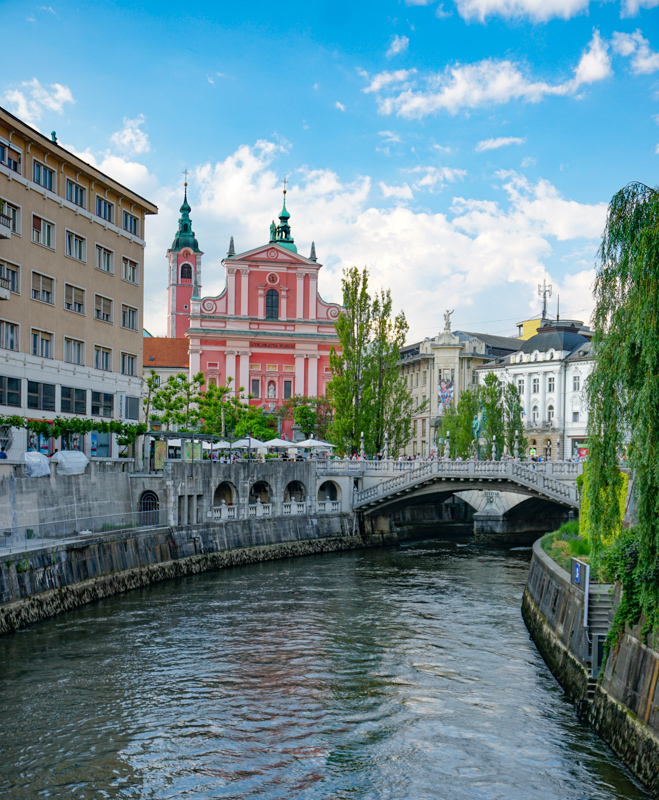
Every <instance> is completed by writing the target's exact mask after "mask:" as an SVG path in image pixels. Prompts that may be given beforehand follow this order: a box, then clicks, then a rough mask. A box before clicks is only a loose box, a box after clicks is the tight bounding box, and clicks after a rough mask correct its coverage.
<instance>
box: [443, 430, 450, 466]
mask: <svg viewBox="0 0 659 800" xmlns="http://www.w3.org/2000/svg"><path fill="white" fill-rule="evenodd" d="M450 457H451V431H446V440H445V442H444V458H446V459H449V458H450Z"/></svg>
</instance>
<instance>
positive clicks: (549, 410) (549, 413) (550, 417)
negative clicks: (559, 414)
mask: <svg viewBox="0 0 659 800" xmlns="http://www.w3.org/2000/svg"><path fill="white" fill-rule="evenodd" d="M553 419H554V406H548V407H547V420H548V421H549V423H550V424H551V422H552V420H553Z"/></svg>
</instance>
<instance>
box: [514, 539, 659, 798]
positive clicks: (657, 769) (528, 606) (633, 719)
mask: <svg viewBox="0 0 659 800" xmlns="http://www.w3.org/2000/svg"><path fill="white" fill-rule="evenodd" d="M522 615H523V617H524V621H525V623H526V626H527V628H528V629H529V632H530V634H531V637H532V638H533V640H534V641H535V644H536V646H537V647H538V650H539V651H540V653H541V654H542V656H543V658H544V659H545V661H546V662H547V665H548V666H549V668H550V669H551V671H552V673H553V674H554V676H555V677H556V679H557V680H558V682H559V683H560V684H561V686H562V687H563V689H564V690H565V691H566V693H567V694H568V696H569V697H570V699H571V700H572V701H573V702H574V703H575V704H576V706H577V710H578V712H579V714H580V715H581V716H582V717H583V718H584V719H586V720H587V721H588V722H589V723H590V724H591V725H592V726H593V728H594V729H595V730H596V731H597V733H598V734H599V735H600V736H601V737H602V738H603V739H604V740H605V741H606V742H607V743H608V744H609V745H610V746H611V748H612V749H613V750H614V751H615V753H616V754H617V755H618V756H619V757H620V758H621V759H622V760H623V761H624V762H625V764H627V766H628V767H629V768H630V769H631V770H632V772H633V773H634V774H635V775H636V776H637V777H638V778H639V779H640V780H641V781H642V782H643V783H644V784H645V785H646V786H647V787H648V788H649V789H650V791H651V792H652V794H653V795H654V796H655V797H657V798H659V681H658V680H657V679H658V677H659V652H657V651H656V650H654V649H652V648H651V647H649V646H648V644H649V643H648V642H647V641H642V639H641V632H640V625H639V626H637V627H635V628H631V629H630V628H629V627H628V628H627V629H626V630H625V632H624V634H623V635H622V638H621V640H620V641H619V643H618V645H617V647H616V648H615V649H614V650H612V651H611V652H610V654H609V657H608V659H607V661H606V665H605V667H604V669H603V670H602V672H601V673H600V675H599V678H598V681H597V683H596V685H593V684H594V681H593V680H592V679H590V681H589V676H590V673H589V666H590V665H589V663H588V658H589V656H588V653H589V647H588V641H587V629H586V628H585V627H584V625H583V618H584V616H583V615H584V593H583V592H582V591H581V590H580V589H578V588H577V587H576V586H573V585H572V584H571V580H570V575H569V574H568V573H567V572H566V571H565V570H564V569H562V568H561V567H560V566H559V565H558V564H556V562H555V561H554V560H553V559H551V558H550V557H549V556H548V555H547V554H546V553H545V552H544V550H543V549H542V546H541V544H540V541H539V540H538V541H537V542H536V543H535V545H534V547H533V560H532V562H531V568H530V570H529V577H528V582H527V585H526V589H525V592H524V598H523V601H522ZM589 683H590V687H589ZM589 688H590V691H589Z"/></svg>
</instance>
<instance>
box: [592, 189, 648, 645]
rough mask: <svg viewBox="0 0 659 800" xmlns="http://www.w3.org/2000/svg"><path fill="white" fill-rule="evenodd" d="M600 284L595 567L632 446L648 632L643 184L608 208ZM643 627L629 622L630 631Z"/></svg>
mask: <svg viewBox="0 0 659 800" xmlns="http://www.w3.org/2000/svg"><path fill="white" fill-rule="evenodd" d="M599 261H600V265H599V269H598V272H597V277H596V280H595V303H596V306H595V312H594V335H593V348H594V355H595V366H594V369H593V372H592V374H591V376H590V378H589V380H588V384H587V391H588V399H589V404H590V414H589V421H588V447H589V470H588V481H587V482H586V485H585V492H586V498H585V499H586V501H587V503H588V506H589V522H590V527H589V536H590V540H591V551H592V553H593V560H594V562H595V565H597V563H598V562H599V561H600V560H601V558H602V554H603V550H604V543H605V541H606V540H607V539H608V538H609V537H610V535H611V533H612V532H613V531H616V530H618V529H619V527H620V506H619V491H620V485H621V475H620V471H619V470H618V459H619V457H620V455H621V453H622V451H623V447H624V445H625V444H626V445H627V449H628V455H629V465H630V468H631V469H632V470H634V471H635V473H636V480H635V508H636V516H637V536H638V559H637V560H636V558H635V559H634V560H635V561H636V563H635V565H634V564H630V565H629V567H628V569H633V572H634V580H635V581H636V587H635V589H636V596H637V597H638V599H639V602H638V604H637V606H636V608H635V610H634V615H635V616H636V618H637V619H638V617H639V616H640V614H641V612H645V615H646V622H647V626H646V627H647V628H654V629H655V631H656V630H657V629H659V194H658V193H657V191H656V190H654V189H650V188H649V187H648V186H644V185H643V184H639V183H632V184H630V185H629V186H626V187H625V188H624V189H622V190H621V191H620V192H618V193H617V194H616V195H615V196H614V197H613V199H612V200H611V204H610V206H609V211H608V217H607V221H606V228H605V230H604V235H603V239H602V245H601V247H600V251H599ZM637 619H631V618H629V617H628V618H627V619H626V621H627V622H632V623H633V622H636V621H637Z"/></svg>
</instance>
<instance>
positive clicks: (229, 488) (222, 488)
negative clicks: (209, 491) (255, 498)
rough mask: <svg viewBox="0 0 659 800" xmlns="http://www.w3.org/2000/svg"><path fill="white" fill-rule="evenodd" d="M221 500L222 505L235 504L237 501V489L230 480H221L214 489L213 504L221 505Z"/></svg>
mask: <svg viewBox="0 0 659 800" xmlns="http://www.w3.org/2000/svg"><path fill="white" fill-rule="evenodd" d="M223 501H224V505H227V506H233V505H237V503H238V490H237V489H236V487H235V486H234V485H233V483H231V481H222V483H220V484H218V486H217V488H216V489H215V494H214V495H213V505H214V506H221V505H222V502H223Z"/></svg>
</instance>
